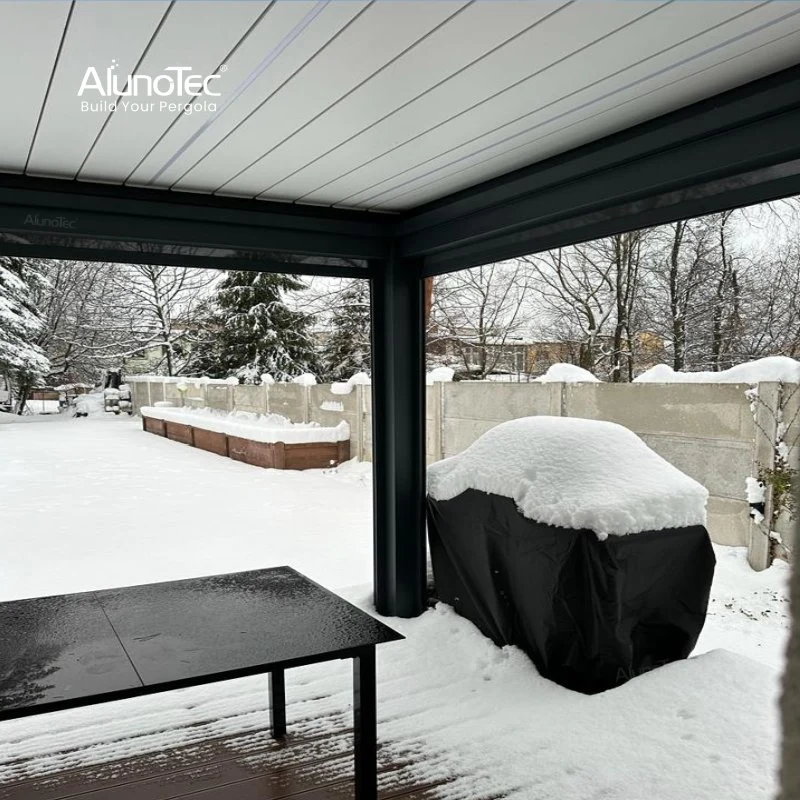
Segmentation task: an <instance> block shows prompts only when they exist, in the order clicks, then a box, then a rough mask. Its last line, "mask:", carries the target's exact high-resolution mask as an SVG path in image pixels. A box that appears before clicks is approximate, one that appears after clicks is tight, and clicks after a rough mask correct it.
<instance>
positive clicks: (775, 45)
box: [347, 15, 800, 210]
mask: <svg viewBox="0 0 800 800" xmlns="http://www.w3.org/2000/svg"><path fill="white" fill-rule="evenodd" d="M776 34H777V31H776V30H774V29H768V30H764V31H760V32H759V33H758V34H754V35H753V36H752V37H748V44H749V45H750V47H749V48H748V49H745V48H744V47H741V46H739V47H736V48H732V47H729V48H726V49H725V51H723V53H722V54H721V53H720V52H714V53H713V54H709V55H706V56H705V57H702V58H698V59H694V60H692V61H691V62H688V63H685V64H682V65H681V66H679V67H676V68H675V69H674V70H670V71H669V72H667V73H663V74H660V75H658V76H655V77H653V78H652V79H650V80H645V81H643V82H642V83H635V84H634V85H632V86H628V87H627V88H622V89H621V90H620V91H617V92H615V93H614V94H613V95H610V96H608V97H606V98H605V99H603V100H601V101H599V102H590V103H588V104H587V103H585V97H576V98H575V100H576V105H574V106H572V108H574V109H575V113H569V112H570V110H571V109H570V108H569V107H568V106H564V105H562V104H556V105H555V106H553V107H551V108H550V109H548V111H549V112H550V113H549V114H548V115H547V116H546V117H544V118H542V119H541V120H540V121H539V122H536V123H534V125H535V127H534V129H533V130H530V128H531V127H532V126H531V125H530V123H529V124H528V126H527V132H526V130H525V129H523V128H521V126H519V125H517V126H513V127H512V128H511V129H510V131H513V130H514V128H519V134H520V135H515V134H514V133H513V132H509V131H503V133H505V134H506V138H505V139H496V141H495V143H494V144H483V146H481V144H482V143H481V142H477V143H473V144H471V145H468V146H466V147H464V148H454V150H453V152H452V154H451V155H450V157H449V158H438V159H434V160H432V161H431V162H430V163H429V164H427V165H425V166H424V167H423V168H422V170H415V171H412V172H410V173H408V174H409V175H411V174H413V172H419V173H420V174H419V177H416V178H411V179H409V178H408V177H407V176H406V175H403V176H400V178H399V179H398V180H397V181H396V182H395V183H394V185H393V186H392V185H391V182H390V183H388V184H386V185H383V186H380V187H379V188H378V191H375V190H371V191H370V192H367V193H365V195H366V194H368V195H369V197H366V196H365V197H364V198H363V201H362V202H363V205H365V206H368V207H370V208H376V209H381V210H390V209H396V208H401V207H402V208H405V207H407V206H408V204H409V203H410V204H412V205H418V204H420V203H423V202H427V201H428V200H431V199H434V198H435V197H438V196H441V194H442V193H446V194H447V193H450V192H453V191H457V190H458V189H460V188H465V187H466V186H471V185H473V184H475V183H479V182H480V181H482V180H484V179H488V178H490V177H492V176H494V175H497V174H503V173H505V172H508V171H509V170H512V169H515V168H518V167H519V166H521V165H525V164H530V163H533V162H536V161H540V160H543V159H545V158H548V157H551V156H553V155H556V154H558V153H561V152H564V151H565V150H569V149H571V148H574V147H579V146H580V145H582V144H585V143H586V142H588V141H593V140H595V139H599V138H602V137H603V136H606V135H609V134H611V133H613V132H615V131H618V130H623V129H625V128H628V127H631V126H632V125H635V124H637V123H639V122H642V121H643V120H646V119H650V118H652V117H655V116H658V115H659V114H663V113H666V112H668V111H672V110H675V109H678V108H681V107H682V106H685V105H688V104H689V103H692V102H695V101H698V100H701V99H703V98H705V97H708V96H709V95H711V94H717V93H719V92H723V91H725V90H726V89H729V88H731V87H732V86H736V85H739V84H741V83H745V82H746V81H748V80H754V79H755V78H758V77H763V76H765V75H768V74H769V73H771V72H774V71H775V70H776V69H781V68H784V67H789V66H792V65H793V64H795V63H797V56H798V52H800V15H798V16H797V17H796V22H795V24H794V33H784V34H782V35H781V36H780V37H779V38H777V39H776V38H774V37H775V36H776ZM581 99H583V100H584V104H583V107H581V102H580V101H581ZM462 151H463V152H462ZM387 186H388V188H387ZM354 199H357V198H350V199H349V200H348V201H347V205H352V204H353V200H354Z"/></svg>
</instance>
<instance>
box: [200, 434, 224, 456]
mask: <svg viewBox="0 0 800 800" xmlns="http://www.w3.org/2000/svg"><path fill="white" fill-rule="evenodd" d="M194 446H195V447H199V448H200V449H201V450H207V451H208V452H209V453H216V454H217V455H218V456H227V455H228V437H227V436H226V435H225V434H224V433H217V432H216V431H207V430H204V429H203V428H194Z"/></svg>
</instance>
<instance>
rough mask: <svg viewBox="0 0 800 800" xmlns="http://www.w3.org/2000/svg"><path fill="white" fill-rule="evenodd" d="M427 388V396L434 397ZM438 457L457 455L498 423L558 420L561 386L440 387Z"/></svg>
mask: <svg viewBox="0 0 800 800" xmlns="http://www.w3.org/2000/svg"><path fill="white" fill-rule="evenodd" d="M431 389H434V390H435V389H436V387H435V386H434V387H429V395H430V394H432V393H433V394H435V392H431V391H430V390H431ZM441 403H442V408H441V412H440V415H439V418H440V419H441V425H442V427H441V434H440V440H441V447H440V457H441V458H447V457H449V456H452V455H455V454H456V453H460V452H461V451H462V450H464V449H465V448H466V447H469V445H471V444H472V442H474V441H475V439H477V438H478V437H479V436H481V435H482V434H484V433H486V431H488V430H490V429H491V428H493V427H494V426H495V425H497V424H498V423H500V422H506V421H507V420H510V419H518V418H519V417H531V416H541V415H550V416H559V414H560V413H561V411H560V409H561V392H560V384H555V383H525V384H513V383H489V382H486V383H483V382H480V383H479V382H475V383H472V382H469V383H467V382H461V383H446V384H441Z"/></svg>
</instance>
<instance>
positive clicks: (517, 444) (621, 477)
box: [428, 417, 708, 539]
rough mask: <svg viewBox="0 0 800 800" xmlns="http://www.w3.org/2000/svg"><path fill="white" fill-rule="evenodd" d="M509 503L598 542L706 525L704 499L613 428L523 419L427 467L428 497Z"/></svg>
mask: <svg viewBox="0 0 800 800" xmlns="http://www.w3.org/2000/svg"><path fill="white" fill-rule="evenodd" d="M467 489H477V490H479V491H482V492H487V493H489V494H497V495H501V496H502V497H509V498H511V499H513V500H514V501H515V502H516V504H517V506H518V508H519V510H520V512H521V513H522V514H523V515H524V516H525V517H528V519H532V520H535V521H537V522H543V523H546V524H548V525H554V526H557V527H561V528H571V529H576V528H577V529H581V528H587V529H589V530H591V531H594V532H595V533H596V534H597V536H598V538H600V539H604V538H606V537H607V536H608V535H609V534H611V535H616V536H622V535H624V534H628V533H639V532H640V531H653V530H661V529H664V528H680V527H685V526H687V525H705V524H706V501H707V499H708V492H707V491H706V489H705V488H704V487H703V486H701V485H700V484H699V483H697V481H695V480H693V479H692V478H690V477H688V476H687V475H684V474H683V473H682V472H681V471H680V470H678V469H676V468H675V467H673V466H672V464H670V463H669V462H668V461H665V460H664V459H663V458H661V456H659V455H658V454H657V453H655V452H653V451H652V450H651V449H650V448H649V447H648V446H647V445H646V444H645V443H644V442H643V441H642V440H641V439H640V438H639V437H638V436H637V435H636V434H635V433H633V432H632V431H629V430H628V429H627V428H624V427H622V425H617V424H616V423H613V422H602V421H598V420H589V419H574V418H570V417H524V418H522V419H515V420H511V421H509V422H504V423H502V424H501V425H498V426H497V427H495V428H492V429H491V430H490V431H489V432H488V433H486V434H484V435H483V436H481V437H480V438H479V439H477V440H476V441H475V442H473V443H472V445H470V446H469V447H468V448H467V449H466V450H465V451H464V452H463V453H459V455H457V456H453V457H452V458H447V459H445V460H444V461H439V462H437V463H435V464H431V465H430V466H429V467H428V494H429V495H430V496H431V497H433V498H434V499H435V500H449V499H451V498H453V497H455V496H456V495H459V494H461V493H462V492H464V491H465V490H467Z"/></svg>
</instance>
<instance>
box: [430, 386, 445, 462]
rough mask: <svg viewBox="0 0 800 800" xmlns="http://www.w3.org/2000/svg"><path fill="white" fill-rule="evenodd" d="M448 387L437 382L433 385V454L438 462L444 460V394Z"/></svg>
mask: <svg viewBox="0 0 800 800" xmlns="http://www.w3.org/2000/svg"><path fill="white" fill-rule="evenodd" d="M446 385H447V384H445V382H444V381H437V382H436V383H434V384H433V390H434V391H433V431H434V433H433V436H434V439H433V453H434V457H435V458H436V460H437V461H441V460H442V459H443V458H444V415H445V396H444V393H445V386H446Z"/></svg>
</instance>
